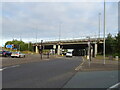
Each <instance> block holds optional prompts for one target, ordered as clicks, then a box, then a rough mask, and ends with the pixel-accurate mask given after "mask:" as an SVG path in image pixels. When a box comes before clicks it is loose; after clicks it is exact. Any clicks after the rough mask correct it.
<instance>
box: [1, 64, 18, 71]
mask: <svg viewBox="0 0 120 90" xmlns="http://www.w3.org/2000/svg"><path fill="white" fill-rule="evenodd" d="M19 66H20V65H14V66H9V67H4V68H1V69H0V71H3V70H4V69H8V68H14V67H19Z"/></svg>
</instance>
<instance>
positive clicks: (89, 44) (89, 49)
mask: <svg viewBox="0 0 120 90" xmlns="http://www.w3.org/2000/svg"><path fill="white" fill-rule="evenodd" d="M87 38H88V56H89V67H90V61H91V43H90V37H89V36H88V37H87Z"/></svg>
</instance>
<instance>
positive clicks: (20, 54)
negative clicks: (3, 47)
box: [11, 52, 25, 58]
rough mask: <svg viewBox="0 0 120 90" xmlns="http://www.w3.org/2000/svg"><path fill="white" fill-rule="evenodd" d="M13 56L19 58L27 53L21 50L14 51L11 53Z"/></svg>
mask: <svg viewBox="0 0 120 90" xmlns="http://www.w3.org/2000/svg"><path fill="white" fill-rule="evenodd" d="M11 57H12V58H14V57H18V58H20V57H24V58H25V54H23V53H21V52H13V53H12V54H11Z"/></svg>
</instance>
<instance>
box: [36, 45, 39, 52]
mask: <svg viewBox="0 0 120 90" xmlns="http://www.w3.org/2000/svg"><path fill="white" fill-rule="evenodd" d="M35 52H36V53H39V50H38V46H37V45H36V46H35Z"/></svg>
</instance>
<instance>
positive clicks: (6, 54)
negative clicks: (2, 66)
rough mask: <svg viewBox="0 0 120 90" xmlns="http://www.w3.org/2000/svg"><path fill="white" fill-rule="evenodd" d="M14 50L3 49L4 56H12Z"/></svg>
mask: <svg viewBox="0 0 120 90" xmlns="http://www.w3.org/2000/svg"><path fill="white" fill-rule="evenodd" d="M11 54H12V52H10V51H2V56H4V57H7V56H11Z"/></svg>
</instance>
